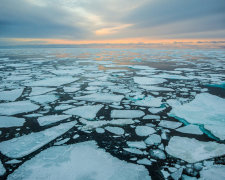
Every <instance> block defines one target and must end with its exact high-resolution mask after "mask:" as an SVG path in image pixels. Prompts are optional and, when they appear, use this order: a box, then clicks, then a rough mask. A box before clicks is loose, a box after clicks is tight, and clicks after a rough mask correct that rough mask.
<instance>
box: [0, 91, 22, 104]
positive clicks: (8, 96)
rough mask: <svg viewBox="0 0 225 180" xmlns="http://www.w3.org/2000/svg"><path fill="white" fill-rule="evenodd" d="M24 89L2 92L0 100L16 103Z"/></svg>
mask: <svg viewBox="0 0 225 180" xmlns="http://www.w3.org/2000/svg"><path fill="white" fill-rule="evenodd" d="M23 90H24V88H20V89H14V90H10V91H1V92H0V100H3V101H15V100H16V99H17V98H19V97H20V96H21V95H22V93H23Z"/></svg>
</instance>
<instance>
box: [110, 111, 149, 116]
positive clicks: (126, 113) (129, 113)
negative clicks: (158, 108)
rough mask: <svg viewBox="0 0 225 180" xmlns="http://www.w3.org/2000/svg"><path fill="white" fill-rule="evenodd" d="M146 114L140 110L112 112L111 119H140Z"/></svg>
mask: <svg viewBox="0 0 225 180" xmlns="http://www.w3.org/2000/svg"><path fill="white" fill-rule="evenodd" d="M144 115H145V113H144V112H143V111H140V110H112V111H111V118H139V117H142V116H144Z"/></svg>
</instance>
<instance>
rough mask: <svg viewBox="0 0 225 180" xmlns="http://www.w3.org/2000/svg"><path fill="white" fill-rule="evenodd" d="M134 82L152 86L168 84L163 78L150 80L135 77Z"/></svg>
mask: <svg viewBox="0 0 225 180" xmlns="http://www.w3.org/2000/svg"><path fill="white" fill-rule="evenodd" d="M133 79H134V82H135V83H137V84H140V85H152V84H161V83H164V82H166V80H165V79H162V78H149V77H134V78H133Z"/></svg>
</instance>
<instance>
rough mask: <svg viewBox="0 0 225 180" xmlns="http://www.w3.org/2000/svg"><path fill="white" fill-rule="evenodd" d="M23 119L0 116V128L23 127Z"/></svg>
mask: <svg viewBox="0 0 225 180" xmlns="http://www.w3.org/2000/svg"><path fill="white" fill-rule="evenodd" d="M24 122H25V119H24V118H17V117H12V116H0V128H8V127H15V126H23V124H24Z"/></svg>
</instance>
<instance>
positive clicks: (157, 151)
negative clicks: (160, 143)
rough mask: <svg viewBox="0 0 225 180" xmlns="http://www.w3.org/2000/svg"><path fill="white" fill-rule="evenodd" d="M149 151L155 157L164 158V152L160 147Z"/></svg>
mask: <svg viewBox="0 0 225 180" xmlns="http://www.w3.org/2000/svg"><path fill="white" fill-rule="evenodd" d="M149 153H150V155H151V157H153V158H155V159H166V155H165V153H164V152H163V151H162V150H160V149H151V150H150V152H149Z"/></svg>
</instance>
